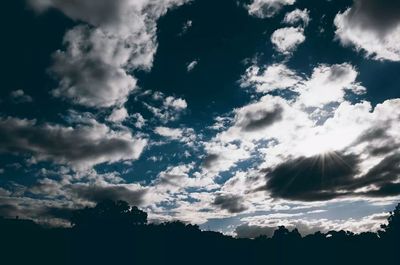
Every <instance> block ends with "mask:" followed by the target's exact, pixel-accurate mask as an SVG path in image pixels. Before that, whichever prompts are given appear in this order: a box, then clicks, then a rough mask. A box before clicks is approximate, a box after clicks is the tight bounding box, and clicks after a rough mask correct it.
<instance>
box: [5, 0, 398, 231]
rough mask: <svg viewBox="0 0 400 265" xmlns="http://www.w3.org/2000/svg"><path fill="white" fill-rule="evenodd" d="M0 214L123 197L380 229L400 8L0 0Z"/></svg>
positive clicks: (192, 218)
mask: <svg viewBox="0 0 400 265" xmlns="http://www.w3.org/2000/svg"><path fill="white" fill-rule="evenodd" d="M4 5H5V8H4V10H6V11H7V12H5V13H4V14H3V16H2V19H4V22H3V25H6V26H5V27H4V29H3V36H4V38H3V41H2V42H1V44H0V45H1V46H0V47H1V51H2V56H1V58H2V63H3V67H2V73H3V74H2V89H1V90H0V215H1V216H6V217H15V216H19V217H20V218H29V219H33V220H36V221H38V222H41V223H46V224H51V225H67V224H68V221H67V217H68V215H69V213H70V212H71V211H72V210H74V209H77V208H82V207H85V206H92V205H94V204H95V203H96V202H99V201H102V200H104V199H113V200H125V201H127V202H129V203H130V204H131V205H137V206H138V207H140V208H141V209H143V210H145V211H147V212H148V214H149V219H150V220H151V221H152V222H156V223H157V222H165V221H172V220H181V221H184V222H190V223H193V224H198V225H200V227H201V228H202V229H204V230H213V231H220V232H223V233H225V234H229V235H233V236H237V237H256V236H258V235H260V234H265V235H271V234H272V232H273V230H274V229H275V228H276V227H277V226H279V225H285V226H287V227H288V228H293V227H297V228H298V229H299V231H300V233H302V234H303V235H306V234H309V233H313V232H315V231H318V230H319V231H323V232H326V231H329V230H341V229H345V230H350V231H353V232H363V231H376V230H377V229H379V225H380V224H381V223H383V222H385V219H386V218H387V216H388V211H390V210H392V209H393V208H394V205H396V204H397V202H398V201H399V197H400V177H399V175H400V152H399V151H398V149H399V147H400V133H399V131H400V130H399V129H400V89H399V84H400V76H399V75H398V73H399V72H400V63H399V62H400V46H399V45H398V43H400V3H398V2H396V1H389V0H383V1H382V0H379V1H377V0H343V1H328V0H318V1H317V0H312V1H310V0H249V1H235V0H219V1H213V0H113V1H111V0H80V1H77V0H74V1H65V0H17V1H6V3H4Z"/></svg>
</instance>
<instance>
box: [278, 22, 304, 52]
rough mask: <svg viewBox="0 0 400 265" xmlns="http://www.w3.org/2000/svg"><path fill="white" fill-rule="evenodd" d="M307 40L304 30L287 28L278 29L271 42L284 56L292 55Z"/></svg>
mask: <svg viewBox="0 0 400 265" xmlns="http://www.w3.org/2000/svg"><path fill="white" fill-rule="evenodd" d="M305 40H306V37H305V36H304V30H303V29H302V28H295V27H287V28H281V29H277V30H275V31H274V33H272V36H271V42H272V44H274V46H275V49H276V50H277V51H278V52H280V53H283V54H286V55H288V54H292V53H293V52H294V51H295V50H296V49H297V46H299V45H300V44H301V43H303V42H304V41H305Z"/></svg>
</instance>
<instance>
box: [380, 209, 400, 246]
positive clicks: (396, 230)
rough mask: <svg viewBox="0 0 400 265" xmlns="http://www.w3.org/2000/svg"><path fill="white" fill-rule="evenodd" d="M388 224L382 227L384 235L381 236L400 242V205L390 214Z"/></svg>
mask: <svg viewBox="0 0 400 265" xmlns="http://www.w3.org/2000/svg"><path fill="white" fill-rule="evenodd" d="M387 220H388V223H387V224H383V225H381V228H382V229H383V230H384V233H382V232H381V233H380V235H381V236H383V237H387V238H391V239H397V240H400V203H399V204H398V205H397V206H396V208H395V209H394V211H392V212H390V215H389V217H388V219H387Z"/></svg>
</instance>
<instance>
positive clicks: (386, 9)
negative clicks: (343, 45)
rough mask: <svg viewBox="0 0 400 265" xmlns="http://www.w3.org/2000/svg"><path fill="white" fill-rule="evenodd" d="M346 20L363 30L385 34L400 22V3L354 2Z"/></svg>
mask: <svg viewBox="0 0 400 265" xmlns="http://www.w3.org/2000/svg"><path fill="white" fill-rule="evenodd" d="M348 19H349V21H350V22H352V23H355V24H358V25H359V26H361V27H363V28H367V29H370V30H374V31H376V32H378V33H383V34H385V33H386V32H387V31H390V30H392V29H393V28H394V27H396V26H397V25H398V24H399V22H400V2H399V1H393V0H354V5H353V7H352V8H351V9H350V12H349V15H348Z"/></svg>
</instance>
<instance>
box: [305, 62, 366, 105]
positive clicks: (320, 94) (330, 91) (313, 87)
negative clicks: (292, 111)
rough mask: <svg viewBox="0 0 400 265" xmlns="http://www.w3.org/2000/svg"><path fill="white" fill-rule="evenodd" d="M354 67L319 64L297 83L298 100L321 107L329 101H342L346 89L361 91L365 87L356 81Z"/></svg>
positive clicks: (355, 91) (345, 64)
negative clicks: (302, 80) (308, 76)
mask: <svg viewBox="0 0 400 265" xmlns="http://www.w3.org/2000/svg"><path fill="white" fill-rule="evenodd" d="M357 75H358V73H357V71H356V69H355V68H354V67H353V66H352V65H350V64H347V63H344V64H335V65H330V66H328V65H319V66H318V67H316V68H314V70H313V73H312V76H311V77H310V78H309V79H308V80H307V81H305V82H304V83H303V84H301V85H299V86H298V88H297V91H298V92H299V93H300V96H299V98H298V101H299V102H301V104H304V105H305V106H310V107H321V106H323V105H325V104H328V103H331V102H342V101H343V100H344V96H345V94H346V90H347V91H353V92H354V93H363V92H365V88H363V87H362V86H361V85H359V84H358V83H357V82H356V78H357Z"/></svg>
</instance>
